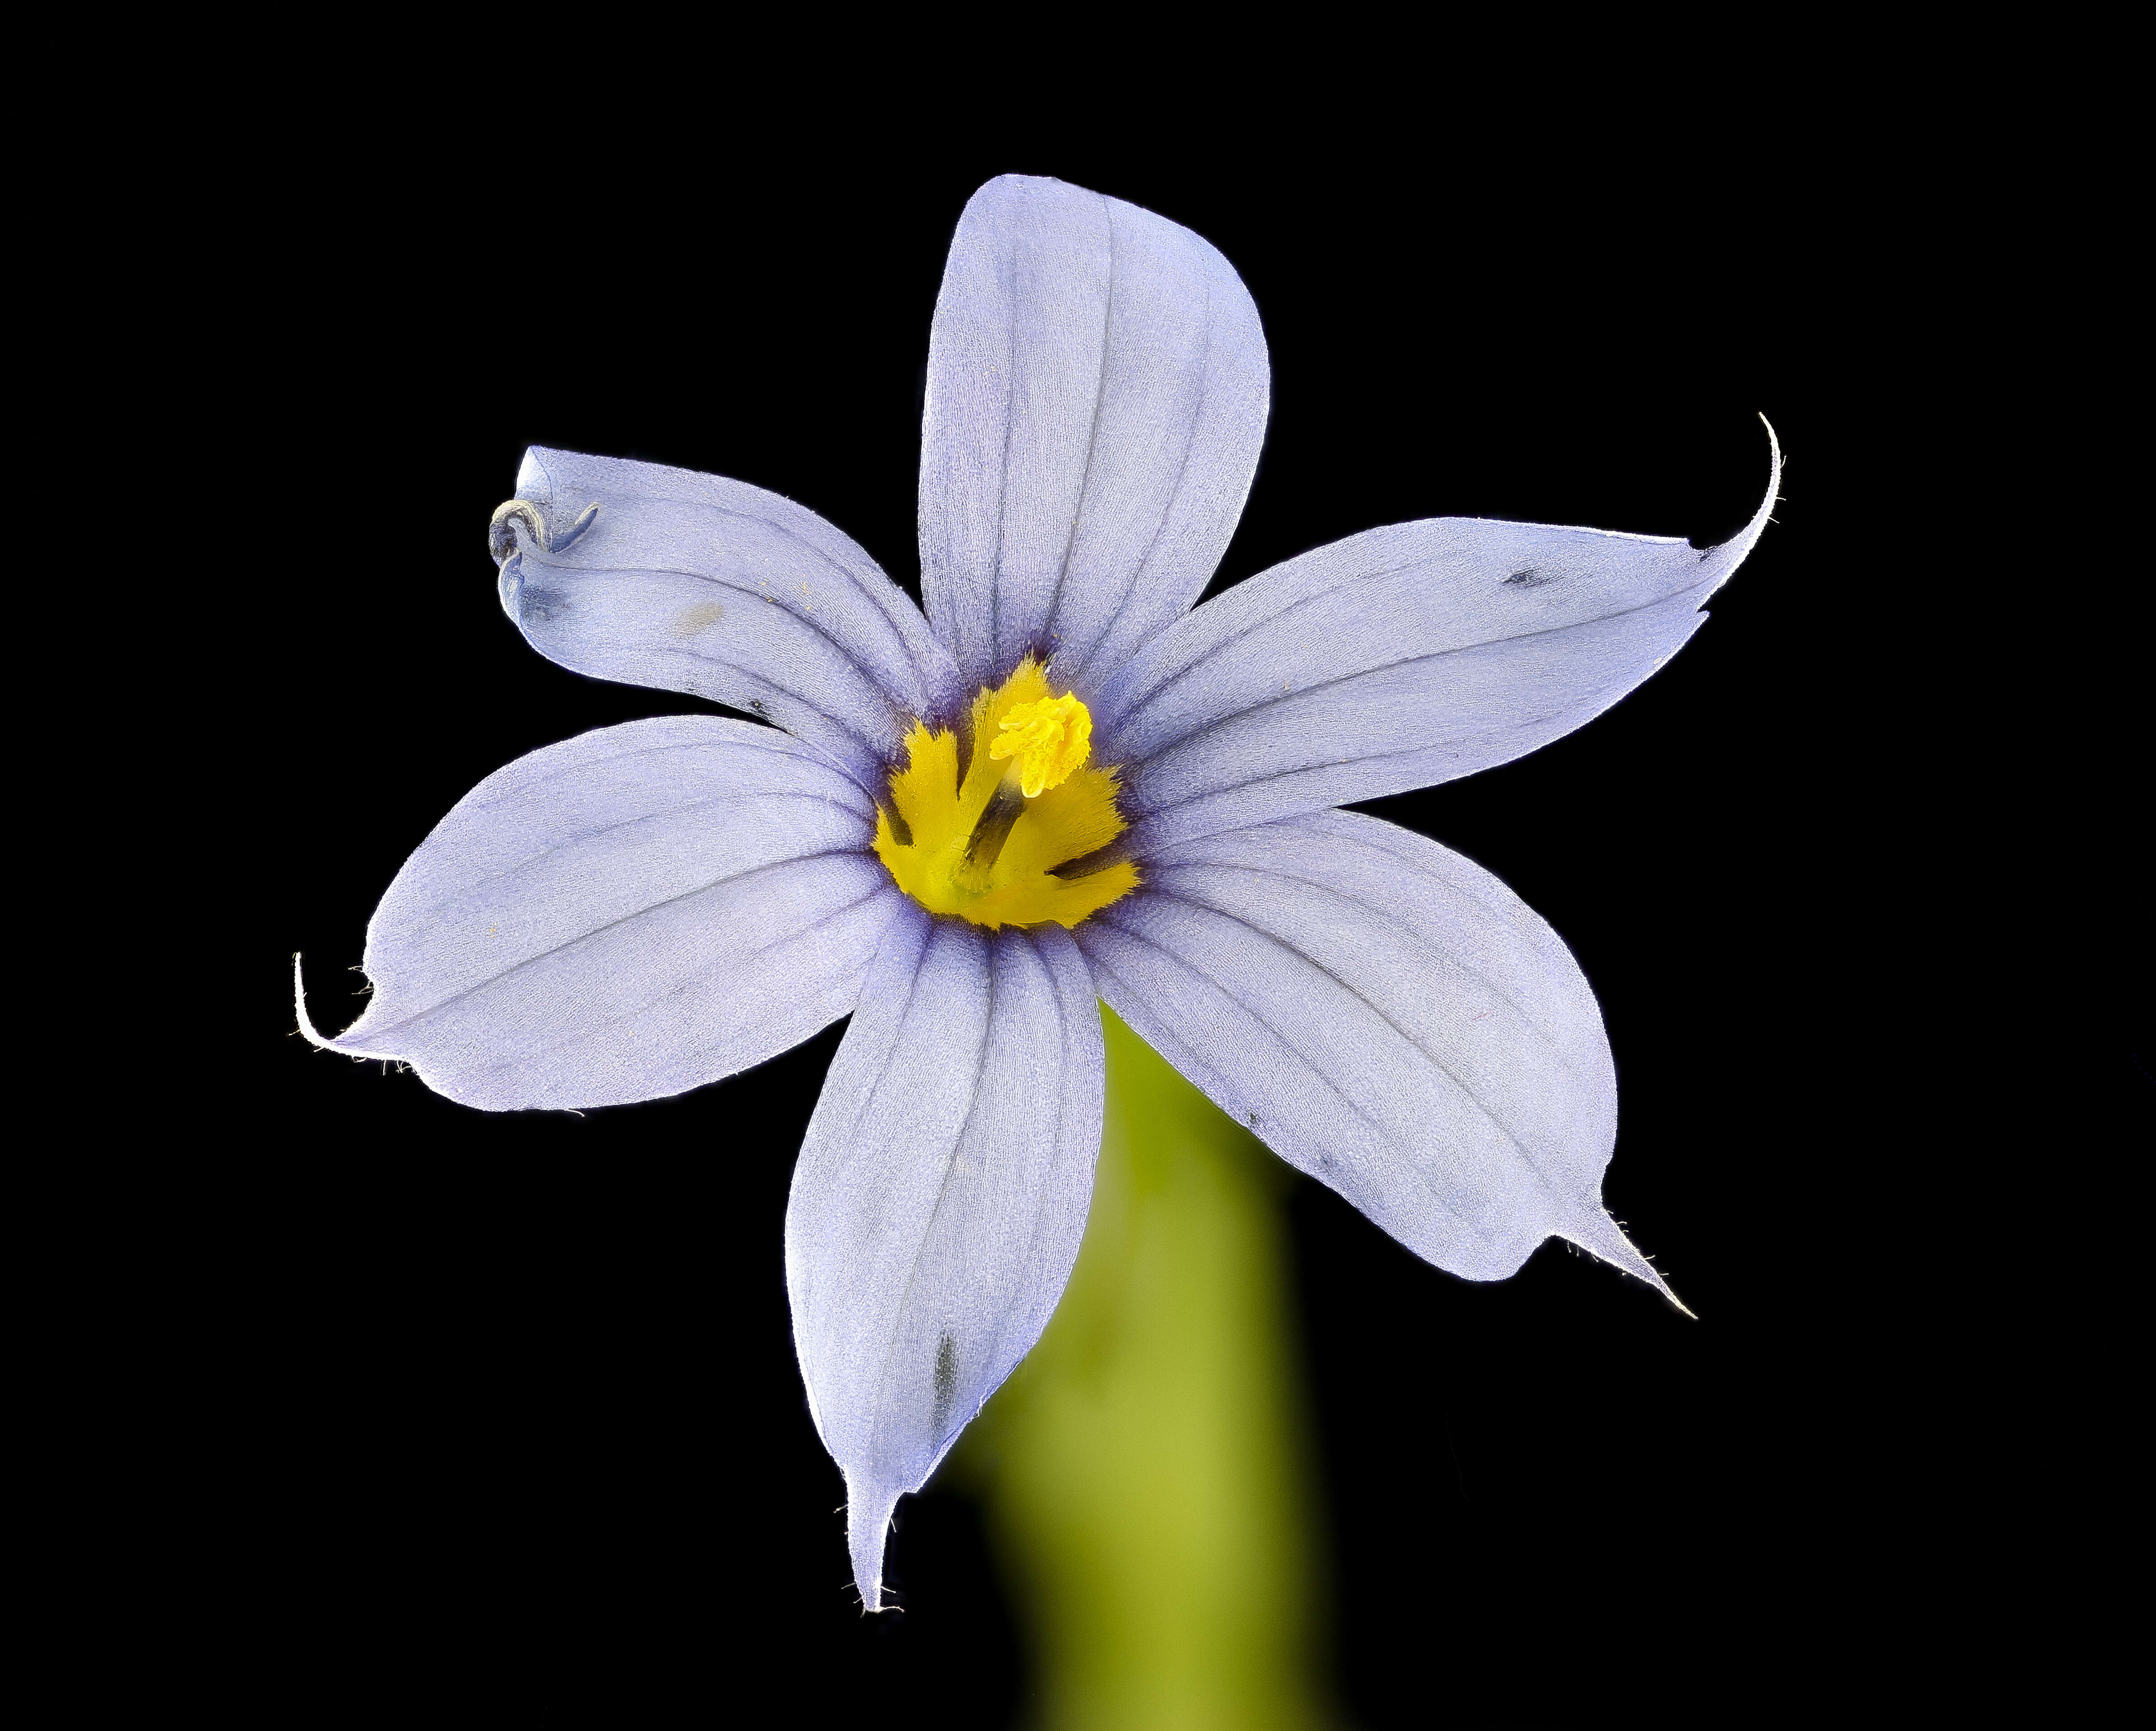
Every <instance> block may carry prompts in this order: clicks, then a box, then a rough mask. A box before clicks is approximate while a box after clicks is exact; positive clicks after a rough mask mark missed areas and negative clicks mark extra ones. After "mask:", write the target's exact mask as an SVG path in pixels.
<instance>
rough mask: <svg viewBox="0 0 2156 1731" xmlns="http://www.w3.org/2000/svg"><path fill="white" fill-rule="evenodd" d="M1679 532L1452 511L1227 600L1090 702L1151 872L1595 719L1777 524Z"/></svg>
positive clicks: (1514, 753)
mask: <svg viewBox="0 0 2156 1731" xmlns="http://www.w3.org/2000/svg"><path fill="white" fill-rule="evenodd" d="M1768 444H1769V446H1770V448H1771V449H1772V465H1773V466H1772V470H1771V472H1770V475H1769V479H1768V487H1767V496H1766V497H1765V499H1764V500H1763V501H1761V503H1760V506H1759V509H1758V513H1757V514H1756V515H1755V516H1753V519H1752V521H1751V522H1750V523H1748V525H1747V526H1745V528H1744V530H1743V532H1742V533H1741V534H1739V535H1738V536H1737V537H1736V538H1735V539H1733V540H1732V541H1729V542H1725V543H1723V544H1722V546H1720V547H1710V548H1708V549H1707V550H1706V551H1705V552H1701V551H1699V550H1698V549H1697V548H1694V547H1691V546H1690V545H1689V544H1688V543H1686V542H1681V541H1667V540H1657V539H1654V538H1652V537H1646V536H1640V535H1614V534H1605V533H1604V532H1600V531H1598V530H1593V529H1552V528H1544V527H1542V526H1538V525H1536V524H1532V523H1500V522H1486V521H1481V520H1479V519H1476V518H1470V517H1440V518H1435V519H1433V520H1431V521H1428V522H1420V523H1403V524H1399V525H1397V526H1394V527H1392V528H1389V529H1373V530H1370V531H1368V532H1367V533H1365V534H1362V535H1354V536H1350V537H1348V538H1347V540H1345V541H1340V542H1333V543H1332V545H1331V546H1329V547H1319V548H1317V550H1316V551H1315V552H1307V553H1304V554H1302V555H1301V556H1300V557H1296V558H1293V559H1291V560H1289V561H1288V562H1286V564H1284V565H1276V566H1275V567H1274V568H1272V569H1271V570H1270V571H1267V572H1264V573H1260V575H1258V576H1256V577H1254V578H1251V579H1250V581H1249V582H1247V583H1241V584H1239V585H1238V586H1237V587H1235V588H1232V589H1229V591H1227V592H1226V593H1224V594H1221V595H1218V596H1215V597H1214V598H1213V599H1212V600H1210V601H1209V602H1207V603H1206V604H1205V605H1204V606H1203V607H1201V608H1199V609H1198V610H1197V611H1196V612H1195V613H1193V614H1190V615H1189V616H1188V618H1186V619H1183V620H1182V621H1180V622H1179V623H1178V624H1176V625H1174V626H1173V627H1172V628H1171V629H1168V631H1167V632H1166V633H1165V634H1163V635H1162V636H1161V637H1160V638H1159V639H1157V640H1156V641H1155V642H1154V643H1153V644H1152V645H1151V646H1150V647H1148V648H1147V649H1146V650H1143V651H1142V652H1141V653H1140V654H1139V655H1138V656H1137V659H1136V660H1134V661H1132V663H1131V664H1130V665H1128V666H1127V667H1126V668H1124V669H1123V670H1122V671H1121V672H1120V673H1118V674H1117V675H1115V676H1114V677H1113V678H1112V679H1111V681H1109V682H1108V684H1107V686H1106V688H1105V689H1104V690H1103V691H1102V692H1101V695H1100V696H1099V698H1098V700H1097V701H1096V702H1095V703H1094V704H1093V722H1094V727H1095V729H1096V743H1095V752H1096V756H1097V757H1098V758H1099V759H1100V760H1101V762H1103V763H1117V764H1120V765H1122V770H1123V786H1124V794H1123V798H1122V809H1123V811H1124V814H1126V815H1127V817H1129V818H1130V819H1132V828H1131V830H1130V832H1129V834H1127V835H1125V836H1124V837H1123V838H1122V840H1120V841H1118V842H1117V843H1116V850H1115V852H1116V855H1117V856H1120V857H1124V858H1132V859H1140V858H1144V857H1146V856H1147V855H1149V854H1151V853H1152V851H1153V850H1156V849H1158V848H1160V847H1162V846H1163V845H1167V844H1168V843H1169V842H1172V841H1174V840H1178V839H1183V838H1188V837H1192V836H1198V835H1209V834H1212V833H1214V832H1216V831H1219V830H1229V829H1240V828H1242V827H1244V826H1246V825H1249V824H1260V823H1270V822H1271V821H1273V820H1275V819H1279V818H1284V817H1290V816H1292V815H1294V814H1296V813H1298V812H1304V811H1314V810H1320V809H1324V808H1326V807H1328V806H1333V805H1341V804H1347V803H1349V802H1351V801H1354V800H1359V799H1377V798H1378V797H1380V796H1382V795H1383V794H1399V793H1404V792H1405V791H1406V790H1407V789H1409V788H1420V787H1428V786H1430V785H1432V784H1434V783H1438V782H1445V781H1450V780H1453V779H1455V778H1457V777H1460V776H1463V775H1471V774H1473V773H1475V772H1476V770H1478V769H1487V768H1491V766H1492V765H1494V764H1498V763H1507V762H1509V761H1510V760H1511V759H1512V758H1517V757H1522V756H1524V755H1526V754H1527V752H1531V751H1533V750H1535V749H1536V748H1537V747H1539V746H1543V745H1546V744H1548V742H1550V741H1551V740H1553V739H1555V738H1558V737H1560V736H1561V735H1563V734H1565V733H1568V732H1571V731H1572V730H1573V728H1574V727H1579V726H1580V725H1581V724H1583V723H1584V722H1588V721H1589V720H1592V719H1593V718H1594V717H1595V716H1598V715H1599V714H1600V713H1601V712H1602V711H1604V710H1605V709H1607V708H1609V706H1610V705H1612V704H1614V703H1615V702H1616V701H1618V700H1619V699H1620V698H1621V697H1622V696H1625V693H1626V692H1628V691H1631V690H1632V689H1633V688H1634V687H1635V686H1637V685H1639V684H1640V682H1641V681H1643V680H1645V679H1646V678H1647V677H1648V675H1650V674H1652V673H1653V672H1654V671H1655V670H1656V669H1657V668H1659V667H1660V666H1661V665H1662V664H1663V663H1664V662H1665V661H1666V660H1669V658H1670V657H1671V655H1675V654H1676V652H1677V650H1679V649H1681V647H1682V646H1683V645H1684V644H1685V642H1686V639H1689V638H1690V637H1691V634H1692V633H1693V632H1694V631H1696V630H1697V629H1699V628H1700V626H1701V625H1702V624H1704V623H1705V622H1706V615H1705V614H1702V613H1701V612H1700V611H1699V609H1700V606H1701V604H1702V603H1703V602H1704V601H1705V600H1706V599H1707V597H1708V596H1709V595H1711V594H1712V593H1714V591H1715V590H1716V589H1717V588H1719V587H1720V586H1721V584H1722V583H1724V582H1725V581H1727V578H1728V577H1729V574H1730V573H1732V571H1734V570H1735V569H1736V568H1737V567H1738V563H1739V562H1741V561H1742V560H1743V557H1744V556H1745V554H1746V553H1748V552H1750V551H1751V548H1752V545H1753V542H1755V541H1757V540H1758V537H1759V533H1760V532H1761V530H1763V528H1764V527H1765V526H1766V523H1767V514H1768V511H1769V510H1770V509H1771V508H1772V506H1773V505H1774V495H1775V489H1776V486H1777V485H1778V484H1779V478H1780V474H1781V452H1780V449H1779V447H1777V446H1774V433H1773V429H1771V428H1770V429H1768Z"/></svg>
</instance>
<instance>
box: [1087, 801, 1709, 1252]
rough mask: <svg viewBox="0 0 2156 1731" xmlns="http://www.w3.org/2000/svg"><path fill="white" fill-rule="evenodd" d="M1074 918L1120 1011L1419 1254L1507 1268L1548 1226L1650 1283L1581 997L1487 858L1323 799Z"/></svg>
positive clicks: (1291, 1159) (1175, 861) (1558, 953)
mask: <svg viewBox="0 0 2156 1731" xmlns="http://www.w3.org/2000/svg"><path fill="white" fill-rule="evenodd" d="M1076 937H1077V940H1078V943H1079V945H1080V948H1082V949H1083V950H1084V952H1085V953H1086V959H1087V960H1088V961H1090V962H1091V963H1092V964H1093V971H1094V977H1095V979H1096V980H1097V981H1098V983H1099V985H1100V989H1101V996H1102V997H1104V998H1106V999H1107V1001H1108V1003H1109V1004H1110V1005H1111V1007H1112V1008H1113V1009H1115V1011H1116V1014H1118V1015H1121V1016H1122V1018H1123V1019H1124V1020H1126V1021H1127V1022H1128V1023H1129V1024H1130V1025H1131V1026H1132V1028H1133V1029H1135V1030H1137V1032H1138V1033H1139V1034H1141V1035H1143V1036H1144V1037H1145V1038H1146V1039H1147V1040H1149V1041H1150V1042H1151V1043H1152V1045H1153V1047H1154V1048H1155V1049H1156V1050H1158V1051H1159V1052H1160V1053H1161V1054H1162V1055H1163V1056H1164V1057H1166V1058H1167V1059H1168V1061H1169V1062H1171V1063H1173V1065H1174V1066H1176V1068H1177V1069H1178V1070H1180V1071H1182V1072H1183V1074H1184V1075H1185V1076H1188V1077H1189V1078H1190V1080H1191V1081H1193V1082H1195V1083H1196V1084H1197V1085H1198V1086H1199V1087H1200V1088H1201V1089H1203V1090H1204V1092H1205V1093H1206V1094H1207V1095H1209V1097H1211V1098H1212V1099H1213V1100H1214V1102H1216V1103H1217V1104H1218V1105H1219V1106H1220V1107H1222V1108H1224V1110H1225V1111H1227V1112H1229V1113H1230V1114H1231V1115H1232V1116H1234V1117H1236V1118H1238V1119H1239V1120H1240V1121H1241V1122H1244V1123H1246V1124H1248V1125H1249V1126H1250V1128H1251V1129H1252V1130H1254V1131H1255V1133H1257V1134H1258V1135H1259V1136H1260V1138H1263V1139H1264V1141H1265V1143H1267V1145H1268V1146H1270V1148H1273V1149H1274V1150H1275V1151H1276V1153H1279V1154H1280V1156H1281V1158H1283V1159H1285V1160H1286V1161H1287V1162H1288V1163H1290V1164H1291V1165H1292V1166H1295V1167H1296V1168H1297V1169H1300V1170H1301V1171H1304V1172H1307V1173H1309V1174H1312V1176H1313V1177H1316V1178H1318V1179H1323V1180H1324V1182H1325V1183H1327V1184H1330V1185H1331V1186H1332V1188H1333V1189H1336V1190H1337V1191H1339V1192H1340V1194H1342V1195H1343V1196H1345V1197H1346V1198H1347V1199H1348V1200H1349V1201H1350V1202H1352V1203H1353V1204H1354V1205H1355V1206H1356V1207H1358V1209H1360V1210H1362V1211H1363V1213H1364V1214H1366V1215H1368V1216H1369V1217H1370V1218H1371V1219H1372V1220H1375V1221H1376V1222H1377V1223H1378V1225H1381V1226H1383V1228H1384V1229H1385V1230H1387V1231H1388V1232H1389V1233H1391V1234H1392V1235H1393V1236H1394V1237H1395V1238H1397V1239H1399V1240H1400V1242H1401V1243H1403V1244H1404V1245H1406V1246H1408V1247H1409V1249H1410V1250H1412V1251H1414V1252H1415V1253H1416V1254H1417V1255H1418V1256H1422V1257H1424V1258H1425V1259H1426V1260H1428V1261H1431V1262H1435V1264H1436V1265H1437V1266H1439V1267H1440V1268H1443V1269H1446V1270H1448V1271H1450V1272H1452V1273H1454V1274H1457V1275H1460V1276H1464V1277H1466V1278H1467V1279H1469V1280H1501V1279H1503V1278H1504V1277H1505V1276H1507V1275H1509V1274H1511V1273H1512V1272H1513V1271H1515V1270H1517V1268H1518V1267H1519V1266H1520V1265H1521V1264H1522V1262H1524V1261H1526V1260H1527V1256H1528V1254H1529V1253H1530V1252H1531V1251H1533V1249H1534V1248H1535V1246H1537V1245H1538V1244H1540V1243H1541V1242H1542V1240H1543V1239H1544V1238H1545V1237H1547V1236H1548V1235H1551V1234H1552V1233H1555V1234H1557V1235H1560V1236H1562V1237H1564V1238H1567V1239H1569V1240H1571V1241H1572V1242H1573V1243H1575V1244H1578V1245H1580V1246H1583V1247H1584V1248H1585V1249H1588V1250H1589V1251H1593V1252H1594V1254H1595V1255H1597V1256H1601V1257H1603V1258H1604V1259H1605V1260H1607V1261H1612V1262H1614V1263H1616V1264H1617V1265H1618V1266H1620V1267H1622V1268H1625V1269H1626V1270H1628V1271H1630V1272H1631V1273H1633V1274H1635V1275H1637V1276H1640V1278H1641V1279H1643V1280H1645V1281H1649V1282H1652V1283H1653V1284H1654V1285H1655V1286H1656V1287H1661V1286H1662V1282H1661V1276H1659V1275H1657V1274H1656V1273H1655V1270H1654V1268H1653V1266H1652V1265H1650V1263H1649V1262H1648V1261H1646V1260H1645V1258H1644V1257H1643V1256H1640V1253H1639V1252H1638V1251H1636V1250H1635V1249H1634V1248H1633V1247H1632V1246H1631V1245H1630V1243H1629V1242H1627V1241H1626V1240H1625V1236H1624V1235H1623V1234H1622V1233H1621V1232H1620V1231H1619V1230H1618V1229H1617V1226H1616V1225H1615V1224H1614V1222H1613V1221H1612V1220H1610V1218H1609V1215H1608V1214H1607V1213H1606V1212H1605V1211H1604V1209H1603V1207H1602V1204H1601V1200H1600V1193H1601V1182H1602V1173H1603V1169H1604V1167H1606V1166H1607V1165H1608V1164H1609V1154H1610V1150H1611V1148H1612V1147H1613V1146H1614V1143H1615V1140H1616V1134H1617V1085H1616V1076H1615V1072H1614V1066H1612V1063H1611V1061H1610V1056H1609V1041H1608V1040H1607V1038H1606V1037H1605V1036H1604V1033H1603V1030H1602V1017H1601V1012H1600V1011H1599V1009H1598V1008H1597V1006H1596V1004H1595V1002H1594V994H1593V992H1591V991H1590V990H1589V988H1588V984H1587V981H1586V979H1585V978H1584V976H1583V975H1582V974H1581V973H1580V971H1579V967H1578V963H1575V962H1574V961H1573V958H1572V956H1571V953H1569V952H1568V950H1567V949H1566V948H1565V947H1564V945H1563V943H1562V942H1561V941H1560V940H1559V939H1558V936H1557V934H1556V933H1555V932H1553V931H1552V930H1551V929H1550V928H1549V927H1548V925H1547V924H1546V923H1545V922H1543V920H1541V919H1540V918H1538V917H1537V916H1536V914H1535V913H1534V912H1533V910H1532V909H1531V908H1529V907H1527V905H1526V904H1525V903H1524V902H1522V901H1521V900H1520V899H1519V897H1518V896H1515V895H1513V894H1512V891H1510V890H1508V889H1507V888H1506V887H1505V886H1504V885H1503V884H1501V883H1500V882H1499V881H1497V880H1496V878H1494V877H1492V876H1491V875H1490V874H1489V873H1488V872H1486V871H1483V870H1482V869H1481V867H1480V866H1478V865H1474V864H1472V863H1471V862H1470V861H1469V860H1465V859H1462V858H1461V857H1460V855H1457V854H1455V853H1453V852H1452V851H1450V850H1449V849H1446V848H1443V847H1440V846H1439V845H1437V844H1436V843H1435V842H1434V841H1430V840H1425V839H1424V838H1423V837H1421V836H1419V835H1414V834H1413V833H1412V832H1411V831H1409V830H1402V829H1399V828H1398V827H1397V826H1395V825H1394V824H1387V823H1383V822H1380V821H1379V820H1378V819H1375V818H1370V817H1363V816H1361V815H1358V814H1354V813H1349V812H1326V813H1322V814H1315V815H1312V816H1309V817H1303V818H1297V819H1291V820H1289V821H1286V822H1283V823H1278V824H1266V825H1265V826H1263V827H1262V828H1258V829H1251V830H1232V831H1229V832H1226V833H1224V834H1219V835H1211V836H1208V837H1206V838H1204V839H1203V840H1196V841H1188V842H1183V843H1179V844H1177V845H1173V846H1172V847H1168V848H1164V849H1163V850H1161V851H1160V853H1159V854H1158V855H1156V856H1155V857H1154V858H1153V860H1151V861H1150V862H1149V863H1148V865H1147V879H1146V886H1145V889H1144V890H1143V891H1142V892H1140V893H1139V894H1137V895H1135V896H1130V897H1128V898H1127V900H1125V901H1120V902H1117V903H1116V904H1115V905H1114V906H1113V907H1110V908H1107V909H1106V910H1105V911H1104V912H1101V914H1099V915H1097V916H1096V917H1095V918H1094V919H1092V920H1091V921H1090V922H1087V923H1086V925H1084V926H1082V927H1080V928H1079V929H1078V932H1077V933H1076ZM1663 1290H1664V1291H1666V1290H1667V1289H1666V1287H1664V1288H1663Z"/></svg>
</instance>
